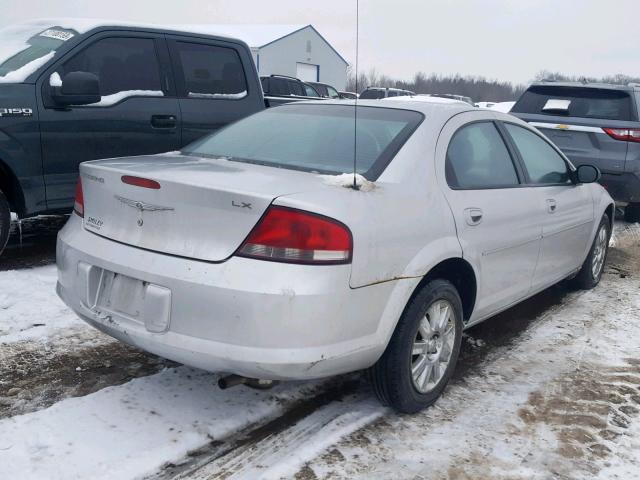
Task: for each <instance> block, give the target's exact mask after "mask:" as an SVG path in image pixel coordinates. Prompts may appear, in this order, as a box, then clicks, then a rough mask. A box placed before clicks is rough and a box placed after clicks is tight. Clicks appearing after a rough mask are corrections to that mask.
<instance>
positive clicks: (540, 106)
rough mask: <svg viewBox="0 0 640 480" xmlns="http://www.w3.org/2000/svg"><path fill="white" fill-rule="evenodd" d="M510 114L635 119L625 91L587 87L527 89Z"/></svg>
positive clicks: (629, 99) (629, 97) (633, 110)
mask: <svg viewBox="0 0 640 480" xmlns="http://www.w3.org/2000/svg"><path fill="white" fill-rule="evenodd" d="M511 112H514V113H534V114H539V115H554V116H567V117H583V118H600V119H604V120H623V121H629V120H637V115H636V112H635V109H634V106H633V102H632V99H631V96H630V95H629V93H628V92H625V91H622V90H613V89H599V88H586V87H561V86H534V87H530V88H529V89H528V90H527V91H526V92H524V93H523V94H522V96H521V97H520V99H519V100H518V101H517V102H516V104H515V105H514V106H513V108H512V109H511Z"/></svg>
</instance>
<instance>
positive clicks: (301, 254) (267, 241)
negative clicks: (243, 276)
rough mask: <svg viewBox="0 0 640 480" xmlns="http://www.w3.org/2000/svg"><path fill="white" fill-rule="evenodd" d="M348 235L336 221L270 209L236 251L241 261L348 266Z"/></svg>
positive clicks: (323, 217)
mask: <svg viewBox="0 0 640 480" xmlns="http://www.w3.org/2000/svg"><path fill="white" fill-rule="evenodd" d="M352 251H353V241H352V238H351V231H350V230H349V229H348V228H347V227H346V226H345V225H344V224H342V223H340V222H338V221H337V220H333V219H331V218H328V217H325V216H323V215H317V214H314V213H309V212H304V211H301V210H295V209H292V208H286V207H276V206H272V207H270V208H269V209H268V210H267V213H265V215H264V216H263V217H262V219H261V220H260V222H258V224H257V225H256V226H255V227H254V228H253V230H252V231H251V233H250V234H249V237H248V238H247V239H246V240H245V242H244V243H243V244H242V246H241V247H240V248H239V249H238V252H237V255H239V256H241V257H249V258H257V259H261V260H272V261H277V262H289V263H305V264H325V265H326V264H337V263H349V262H351V253H352Z"/></svg>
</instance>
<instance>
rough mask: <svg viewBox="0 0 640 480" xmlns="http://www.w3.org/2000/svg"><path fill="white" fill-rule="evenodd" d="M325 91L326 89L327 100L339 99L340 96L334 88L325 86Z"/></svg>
mask: <svg viewBox="0 0 640 480" xmlns="http://www.w3.org/2000/svg"><path fill="white" fill-rule="evenodd" d="M326 89H327V95H329V98H340V94H339V93H338V91H337V90H336V89H335V88H333V87H329V86H327V87H326Z"/></svg>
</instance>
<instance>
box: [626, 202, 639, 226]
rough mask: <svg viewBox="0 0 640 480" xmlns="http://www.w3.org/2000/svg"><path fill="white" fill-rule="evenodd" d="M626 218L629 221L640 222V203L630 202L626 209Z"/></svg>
mask: <svg viewBox="0 0 640 480" xmlns="http://www.w3.org/2000/svg"><path fill="white" fill-rule="evenodd" d="M624 219H625V221H626V222H629V223H638V222H640V203H630V204H629V205H627V206H626V207H625V209H624Z"/></svg>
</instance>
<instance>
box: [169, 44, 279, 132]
mask: <svg viewBox="0 0 640 480" xmlns="http://www.w3.org/2000/svg"><path fill="white" fill-rule="evenodd" d="M167 41H168V44H169V51H170V53H171V60H172V63H173V66H174V70H175V72H176V85H177V92H178V98H179V102H180V110H181V112H182V145H186V144H188V143H191V142H193V141H194V140H196V139H198V138H200V137H202V136H203V135H206V134H207V133H211V132H213V131H215V130H218V129H219V128H221V127H224V126H225V125H228V124H229V123H231V122H234V121H236V120H239V119H241V118H244V117H246V116H248V115H251V114H252V113H255V112H258V111H260V110H262V109H263V108H264V99H263V98H262V92H258V91H249V86H248V82H247V74H251V75H256V73H255V72H254V71H249V72H245V69H244V65H250V63H249V62H253V60H252V59H251V58H250V57H249V56H248V54H247V52H246V51H245V49H241V48H239V46H238V45H237V44H234V43H231V42H224V41H222V40H220V41H218V40H213V39H211V40H208V39H202V38H197V37H189V36H184V37H182V36H177V35H168V36H167ZM267 83H268V84H269V87H270V90H273V88H274V87H276V85H274V83H275V82H274V78H269V79H268V80H267ZM254 90H255V89H254Z"/></svg>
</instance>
